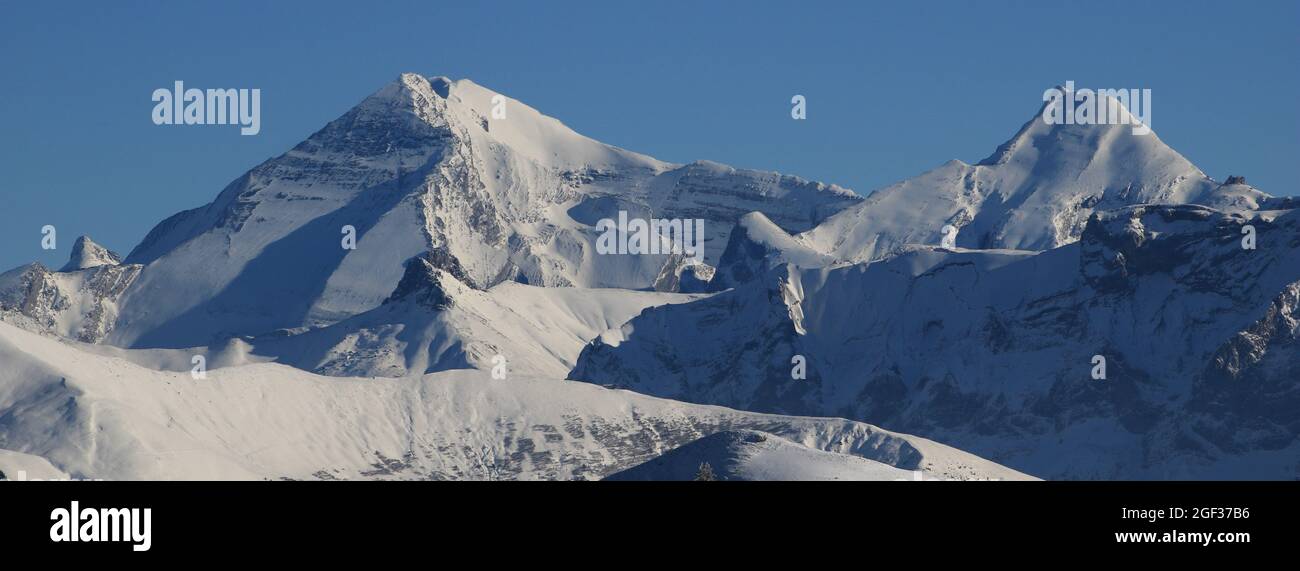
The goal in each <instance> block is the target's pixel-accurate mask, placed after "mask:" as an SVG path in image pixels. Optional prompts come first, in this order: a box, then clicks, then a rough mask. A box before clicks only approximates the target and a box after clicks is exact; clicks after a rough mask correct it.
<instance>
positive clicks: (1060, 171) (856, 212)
mask: <svg viewBox="0 0 1300 571" xmlns="http://www.w3.org/2000/svg"><path fill="white" fill-rule="evenodd" d="M1099 97H1101V100H1102V101H1103V102H1104V104H1106V105H1107V106H1108V109H1109V115H1110V116H1112V117H1119V116H1121V115H1123V116H1127V117H1128V118H1130V120H1131V121H1133V122H1136V118H1134V117H1133V116H1132V115H1131V114H1130V113H1129V111H1128V109H1126V108H1125V107H1124V106H1123V104H1122V103H1120V102H1119V101H1117V100H1115V99H1113V98H1110V97H1106V96H1099ZM1269 200H1271V197H1269V196H1268V195H1266V194H1264V193H1262V192H1260V191H1258V190H1257V189H1255V188H1253V187H1250V186H1249V185H1246V184H1244V180H1243V181H1242V183H1240V184H1238V183H1234V184H1230V185H1229V184H1220V183H1218V182H1216V181H1214V180H1212V179H1211V178H1210V177H1208V176H1206V175H1205V173H1203V172H1201V170H1200V169H1198V168H1196V167H1195V166H1194V165H1192V163H1190V162H1188V160H1187V159H1185V158H1183V156H1182V155H1180V154H1178V152H1177V151H1174V150H1173V149H1171V148H1169V146H1167V145H1165V143H1164V142H1163V141H1161V140H1160V138H1159V137H1158V136H1157V135H1156V134H1155V133H1154V132H1149V133H1147V134H1145V135H1139V134H1135V133H1134V129H1133V127H1132V125H1127V124H1114V125H1106V124H1102V125H1084V124H1049V123H1048V122H1047V121H1046V120H1045V119H1044V118H1043V113H1042V111H1041V110H1040V111H1039V113H1036V114H1035V115H1034V116H1033V118H1032V119H1030V120H1029V121H1028V122H1027V123H1025V125H1024V126H1023V127H1022V128H1021V129H1020V131H1019V132H1017V133H1016V135H1015V136H1014V137H1012V138H1011V140H1009V141H1007V142H1005V143H1003V144H1002V145H1001V146H999V147H998V148H997V150H996V151H995V152H994V153H993V154H992V155H990V156H989V157H988V158H986V159H984V160H982V161H980V162H978V163H976V164H973V165H972V164H967V163H964V162H962V161H958V160H952V161H949V162H947V163H944V164H943V165H941V166H939V167H938V168H935V169H934V170H931V171H929V172H926V173H924V174H921V175H919V176H917V177H915V178H911V179H908V180H905V181H903V182H900V183H897V184H895V185H892V186H889V187H886V188H883V189H880V190H878V191H876V192H874V193H872V194H871V195H870V196H869V197H868V198H867V199H866V200H865V201H863V202H862V203H860V204H858V205H856V206H854V207H851V208H849V209H846V210H845V211H844V212H841V213H839V214H838V215H836V216H834V217H832V218H831V219H830V220H828V221H827V222H826V223H824V224H821V225H819V226H818V227H817V228H814V229H812V230H810V231H808V232H805V233H804V234H803V235H802V236H800V242H801V243H802V244H803V245H804V246H807V247H810V248H812V249H813V250H815V251H818V252H822V253H824V254H827V255H829V256H830V257H832V258H834V259H845V260H851V261H870V260H876V259H880V258H882V257H886V256H888V255H891V254H893V253H895V252H897V251H899V250H900V249H902V248H904V247H906V246H907V245H909V244H930V245H940V244H942V243H943V239H944V237H945V236H944V227H945V226H951V227H953V228H954V229H955V230H956V234H957V235H956V241H955V246H957V247H964V248H976V249H1014V250H1047V249H1050V248H1055V247H1057V246H1062V245H1065V244H1069V243H1071V242H1074V241H1076V240H1078V239H1079V237H1080V235H1081V234H1082V232H1083V228H1084V225H1085V223H1086V221H1087V220H1088V217H1089V216H1091V215H1092V213H1093V212H1097V211H1100V210H1107V209H1114V208H1121V207H1124V206H1132V205H1137V204H1200V205H1203V206H1209V207H1211V208H1216V209H1220V210H1238V209H1246V210H1254V209H1257V208H1258V207H1259V206H1260V205H1261V204H1263V203H1266V202H1268V201H1269Z"/></svg>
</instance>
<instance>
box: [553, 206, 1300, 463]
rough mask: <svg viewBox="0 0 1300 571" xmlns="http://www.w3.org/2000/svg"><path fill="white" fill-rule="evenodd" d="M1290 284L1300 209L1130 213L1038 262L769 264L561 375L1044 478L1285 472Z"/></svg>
mask: <svg viewBox="0 0 1300 571" xmlns="http://www.w3.org/2000/svg"><path fill="white" fill-rule="evenodd" d="M1246 226H1250V227H1251V229H1253V236H1254V238H1255V240H1256V242H1255V243H1256V246H1257V247H1256V248H1255V249H1247V248H1245V247H1243V246H1244V243H1243V240H1244V239H1245V238H1246V237H1247V234H1243V231H1244V228H1245V227H1246ZM1298 284H1300V211H1294V210H1293V211H1287V212H1277V211H1264V212H1256V213H1243V212H1229V213H1225V212H1221V211H1216V210H1212V209H1209V208H1205V207H1200V206H1191V205H1181V206H1178V205H1145V206H1137V207H1130V208H1125V209H1120V210H1116V211H1111V212H1104V213H1099V214H1097V215H1095V216H1093V217H1092V218H1091V219H1090V221H1089V223H1088V224H1087V226H1086V229H1085V230H1084V231H1083V232H1081V239H1080V241H1079V242H1077V243H1074V244H1070V245H1067V246H1063V247H1059V248H1056V249H1053V250H1049V251H1046V252H1041V253H1031V252H1024V251H1012V250H996V251H952V250H947V249H940V248H911V249H908V250H906V251H904V252H902V253H900V254H898V255H896V256H894V257H891V258H890V259H888V260H884V261H880V262H876V263H871V264H859V265H854V266H849V267H842V268H833V269H827V268H821V269H802V270H799V269H795V268H792V267H791V266H789V265H785V266H778V267H777V268H775V269H773V270H771V271H769V272H768V273H767V274H764V275H762V276H760V277H758V278H756V279H754V280H752V281H751V282H749V283H747V284H745V285H743V286H740V287H737V288H735V289H732V290H730V291H726V292H723V293H720V294H717V295H715V296H713V297H710V298H707V299H702V300H699V301H694V302H691V303H686V304H681V305H674V306H665V307H660V308H654V309H650V310H647V311H646V312H645V313H643V314H642V315H640V316H638V317H637V318H635V319H633V320H631V321H630V322H628V323H627V324H626V325H625V326H624V327H622V328H621V329H620V330H619V333H618V334H617V335H609V334H607V335H604V336H602V337H601V338H598V339H597V340H595V341H593V342H592V344H590V345H589V346H588V347H587V348H586V349H585V350H584V351H583V354H582V356H581V357H580V358H579V360H578V364H577V366H576V367H575V368H574V370H573V371H572V372H571V374H570V378H573V379H577V380H585V381H590V382H594V383H598V384H602V385H613V386H619V387H623V388H629V389H632V390H636V391H638V392H645V393H648V394H654V395H659V396H665V397H670V398H677V399H682V400H688V401H692V402H701V403H713V404H722V405H726V406H733V407H738V408H745V409H749V410H759V411H765V412H779V413H784V414H819V415H841V416H845V417H848V418H853V419H859V420H863V421H866V422H872V423H876V424H879V425H882V426H885V427H888V428H891V429H896V430H905V431H908V432H912V433H915V434H920V435H923V436H927V437H932V438H936V439H939V440H942V441H945V442H950V443H952V444H954V445H956V446H958V447H961V448H963V449H966V450H971V451H973V452H976V453H977V454H980V455H982V456H985V457H988V458H990V459H993V460H995V461H998V462H1001V463H1003V464H1005V465H1008V466H1011V467H1013V468H1016V469H1019V470H1023V471H1025V472H1027V473H1030V474H1033V475H1035V476H1040V477H1046V478H1111V477H1120V478H1166V477H1191V478H1206V477H1223V478H1290V477H1292V476H1293V475H1294V470H1295V465H1294V464H1295V458H1296V457H1297V452H1300V443H1298V442H1297V439H1296V437H1297V433H1298V432H1300V428H1297V426H1296V424H1295V422H1294V414H1293V413H1292V412H1288V411H1294V410H1295V407H1296V406H1300V402H1295V398H1294V395H1296V394H1300V387H1298V386H1297V384H1296V383H1297V379H1300V375H1296V374H1295V372H1296V371H1297V367H1300V360H1298V359H1297V358H1296V355H1297V353H1296V352H1295V351H1294V347H1295V343H1296V338H1297V337H1296V335H1297V326H1296V323H1297V321H1296V319H1297V317H1296V315H1295V313H1294V312H1295V309H1296V306H1297V304H1296V292H1297V291H1300V290H1297V289H1296V288H1297V287H1298ZM796 308H797V311H796ZM1097 357H1100V358H1102V359H1104V360H1105V379H1104V380H1098V379H1094V378H1093V375H1094V373H1095V371H1096V363H1095V359H1096V358H1097ZM796 358H799V359H801V361H802V362H803V363H804V364H805V365H806V366H805V367H804V369H803V371H802V374H797V373H799V372H800V371H799V367H798V362H797V361H796Z"/></svg>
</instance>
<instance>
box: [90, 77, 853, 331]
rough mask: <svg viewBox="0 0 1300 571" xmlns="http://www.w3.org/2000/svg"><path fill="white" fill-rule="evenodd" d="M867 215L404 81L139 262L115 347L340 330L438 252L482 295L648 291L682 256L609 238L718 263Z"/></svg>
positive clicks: (516, 107) (239, 182) (240, 186)
mask: <svg viewBox="0 0 1300 571" xmlns="http://www.w3.org/2000/svg"><path fill="white" fill-rule="evenodd" d="M497 110H501V111H503V112H504V114H505V115H504V117H499V116H498V115H494V112H497ZM858 201H860V198H859V197H857V196H856V195H854V194H853V193H851V192H849V191H847V190H845V189H842V188H839V187H836V186H833V185H824V184H820V183H811V182H807V181H804V180H801V179H798V178H795V177H789V176H782V175H779V174H775V173H763V172H754V171H739V170H736V169H732V168H730V167H726V166H723V165H718V164H713V163H706V162H700V163H693V164H689V165H684V166H679V165H672V164H668V163H663V162H660V161H657V160H654V159H652V158H650V157H646V156H644V155H639V154H636V153H632V152H629V151H625V150H622V149H618V148H615V147H611V146H609V145H605V144H602V143H599V142H596V141H593V140H591V139H589V138H586V137H583V136H581V135H579V134H577V133H575V132H573V131H572V130H570V129H568V128H567V127H565V126H564V125H563V124H561V123H560V122H559V121H556V120H555V119H552V118H549V117H546V116H544V115H542V114H540V113H538V112H537V111H536V110H534V109H532V108H530V107H528V106H527V105H525V104H523V103H521V102H519V101H515V100H513V99H509V98H506V97H504V96H502V95H500V94H497V93H494V92H492V91H491V90H488V89H486V88H484V87H482V86H479V85H477V84H474V83H473V82H471V81H468V80H459V81H450V80H448V79H446V78H436V77H435V78H425V77H421V76H418V75H415V74H404V75H402V76H401V77H400V78H399V79H398V80H397V81H394V82H393V83H392V84H389V85H387V86H385V87H384V88H382V89H380V90H379V91H378V92H376V93H375V94H373V95H371V96H370V97H368V98H366V99H365V100H364V101H362V102H361V103H360V104H359V105H357V106H356V107H355V108H353V109H352V110H350V111H348V112H347V113H346V114H344V115H343V116H342V117H340V118H339V119H337V120H335V121H333V122H331V123H330V124H329V125H327V126H326V127H325V128H324V129H322V130H321V131H319V132H317V133H316V134H314V135H312V136H311V137H310V138H308V139H307V140H306V141H304V142H302V143H301V144H299V145H298V146H296V147H294V148H293V149H292V150H290V151H289V152H288V153H285V154H284V155H282V156H280V157H276V158H274V159H271V160H269V161H267V162H265V163H263V164H261V165H259V166H257V167H256V168H254V169H253V170H251V171H249V172H248V173H246V174H244V175H243V176H241V177H239V178H238V179H236V180H235V181H234V182H232V183H231V184H230V185H229V186H228V187H227V188H226V189H225V190H224V191H222V193H221V194H220V196H218V197H217V199H216V200H215V201H213V202H212V203H211V204H209V205H206V206H203V207H200V208H196V209H194V210H189V211H185V212H182V213H179V214H176V215H174V216H172V217H171V218H168V219H167V220H165V221H163V222H162V223H160V224H159V225H158V226H157V227H156V228H154V229H153V230H152V231H151V232H150V233H149V235H148V236H147V237H146V238H145V240H144V241H143V242H142V243H141V244H140V245H139V246H137V247H136V248H135V249H134V250H133V251H132V252H131V253H130V255H128V256H127V262H130V263H138V264H143V265H145V266H146V269H145V271H144V272H143V273H142V275H141V277H140V279H138V280H137V281H136V282H135V283H134V284H132V286H131V288H130V289H129V290H128V291H127V293H126V295H125V297H124V298H123V303H122V314H121V318H120V321H119V323H118V324H117V327H116V328H115V329H114V331H113V333H112V334H111V336H110V338H109V339H108V342H110V343H112V344H115V345H119V346H133V347H184V346H193V345H205V344H208V343H211V342H214V341H219V340H221V339H223V338H227V337H230V336H232V335H260V334H264V333H268V332H271V331H274V330H277V329H294V328H300V327H306V326H321V325H328V324H330V323H334V322H337V321H340V320H343V319H347V318H349V317H352V316H355V315H358V314H361V313H364V312H366V311H369V310H372V309H375V308H376V307H378V306H379V305H380V304H381V302H382V301H383V300H384V299H386V298H387V297H388V295H389V293H391V292H392V290H393V288H394V287H395V285H396V284H397V283H398V281H399V280H400V279H401V277H402V275H403V272H404V268H405V264H406V263H407V262H408V261H409V260H411V259H412V258H414V257H416V256H419V255H422V254H424V253H426V252H430V251H440V252H442V253H444V254H445V256H444V258H445V259H448V260H454V261H455V263H456V265H457V266H459V267H460V268H461V269H462V270H463V272H464V280H463V281H464V282H465V283H466V284H467V285H469V286H471V287H474V288H479V289H485V288H488V287H491V286H493V285H496V284H498V283H501V282H504V281H518V282H523V283H529V284H534V285H543V286H577V287H619V288H630V289H650V288H652V287H653V286H654V285H655V283H656V281H657V280H658V279H659V278H660V276H661V274H663V273H664V266H665V264H666V263H669V262H670V259H669V256H667V255H601V254H598V253H597V251H596V248H595V240H596V238H597V236H598V233H597V230H596V227H595V225H596V223H597V221H598V220H600V219H602V218H606V217H617V214H618V212H619V211H626V212H628V213H629V215H630V216H633V217H657V218H702V219H704V221H705V223H704V228H705V240H704V258H705V262H708V263H715V262H716V259H717V256H718V255H720V254H721V249H722V247H723V246H724V245H725V244H726V242H727V236H728V233H729V232H730V230H731V227H732V226H733V225H734V224H735V222H736V220H737V219H738V218H739V217H740V216H742V215H744V214H745V213H748V212H750V211H756V210H757V211H761V212H764V213H766V214H767V215H768V216H769V217H770V218H771V219H772V220H773V221H774V222H776V223H777V224H779V225H781V226H782V227H784V228H785V229H786V230H788V231H792V232H799V231H804V230H808V229H810V228H812V227H813V226H815V225H816V224H817V223H819V222H821V221H823V220H824V219H825V218H827V217H829V216H830V215H832V214H834V213H836V212H838V211H840V210H842V209H843V208H845V207H847V206H849V205H852V204H854V203H856V202H858ZM345 226H346V227H351V228H353V229H355V235H356V248H355V249H345V248H344V247H343V245H342V240H343V239H344V237H345V236H344V232H345V230H344V228H345ZM673 273H676V272H673Z"/></svg>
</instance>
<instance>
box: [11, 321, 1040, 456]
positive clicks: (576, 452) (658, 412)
mask: <svg viewBox="0 0 1300 571" xmlns="http://www.w3.org/2000/svg"><path fill="white" fill-rule="evenodd" d="M140 353H141V354H139V355H136V356H135V357H134V359H133V360H145V359H148V358H149V352H148V351H142V352H140ZM0 362H3V363H4V364H5V366H4V367H0V470H2V471H4V472H5V474H6V475H7V476H8V477H9V478H11V479H16V478H17V477H18V472H19V471H20V470H21V471H28V472H29V474H28V475H27V476H28V477H29V478H34V477H40V478H60V477H62V478H66V477H72V478H79V479H89V478H95V479H109V480H119V479H205V480H206V479H263V478H269V479H280V478H292V479H344V478H346V479H358V478H361V479H597V478H600V477H603V476H605V475H607V474H609V473H612V472H615V471H619V470H622V469H625V468H629V467H631V466H634V465H637V464H639V463H642V462H644V461H645V460H647V459H649V458H652V457H655V456H657V455H658V454H660V453H662V452H663V451H666V450H670V449H673V448H676V447H678V446H681V445H684V444H687V443H689V442H691V441H694V440H696V439H698V438H701V437H704V436H707V435H709V434H713V433H715V432H720V431H725V430H760V431H764V432H767V433H771V434H774V435H778V436H780V437H781V438H784V439H787V440H789V441H791V442H794V443H798V445H799V446H803V447H808V448H809V449H815V450H824V451H826V452H827V453H835V454H837V455H845V456H849V457H854V458H858V459H859V460H861V461H862V462H867V461H868V460H870V461H872V462H874V463H876V464H879V465H880V466H887V467H890V468H892V469H895V470H900V471H901V470H907V471H919V472H921V474H922V476H923V477H924V478H926V479H934V478H945V479H953V478H956V479H1025V478H1026V476H1025V475H1024V474H1020V473H1018V472H1015V471H1013V470H1008V469H1006V468H1003V467H1001V466H998V465H996V464H993V463H991V462H988V461H985V460H982V459H980V458H976V457H974V456H971V455H969V454H966V453H963V452H961V451H958V450H955V449H952V448H949V447H947V446H943V445H941V444H937V443H934V442H931V441H929V440H926V439H923V438H915V437H911V436H907V435H903V434H897V433H892V432H888V431H884V430H880V429H878V428H875V427H873V426H869V425H866V424H862V423H857V422H850V421H846V420H841V419H826V418H798V417H781V416H773V415H764V414H755V413H748V412H741V411H735V410H729V409H724V408H719V407H710V406H700V405H690V404H683V403H676V402H672V401H667V400H662V399H657V398H653V397H647V396H641V395H637V394H634V393H629V392H626V391H615V390H608V389H603V388H600V387H595V386H591V385H588V384H585V383H574V382H566V381H560V380H552V379H544V378H534V377H527V376H523V375H513V374H512V375H510V376H508V378H506V379H501V380H497V379H493V378H491V377H490V376H489V375H488V374H487V373H483V372H477V371H455V372H444V373H438V374H434V375H425V376H422V377H410V378H404V379H363V378H337V377H321V376H317V375H314V374H311V373H307V372H304V371H301V370H299V369H295V368H292V367H287V366H284V365H279V364H273V363H263V364H249V365H243V366H236V367H229V368H223V369H216V370H212V371H209V372H208V374H207V377H206V378H203V379H196V378H193V377H192V376H191V375H190V373H189V372H184V373H169V372H161V371H157V370H153V369H152V368H146V367H142V366H140V365H137V364H135V363H133V362H131V361H128V360H126V359H121V358H116V357H106V356H102V355H98V354H95V353H94V352H92V351H87V350H85V346H84V345H81V344H79V343H76V342H68V341H62V340H58V339H55V338H51V337H47V336H40V335H37V334H33V333H29V332H27V331H23V330H20V329H18V328H15V327H13V326H10V325H8V324H4V323H0ZM788 474H789V475H790V477H799V472H798V470H797V468H796V469H795V471H792V472H788Z"/></svg>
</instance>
